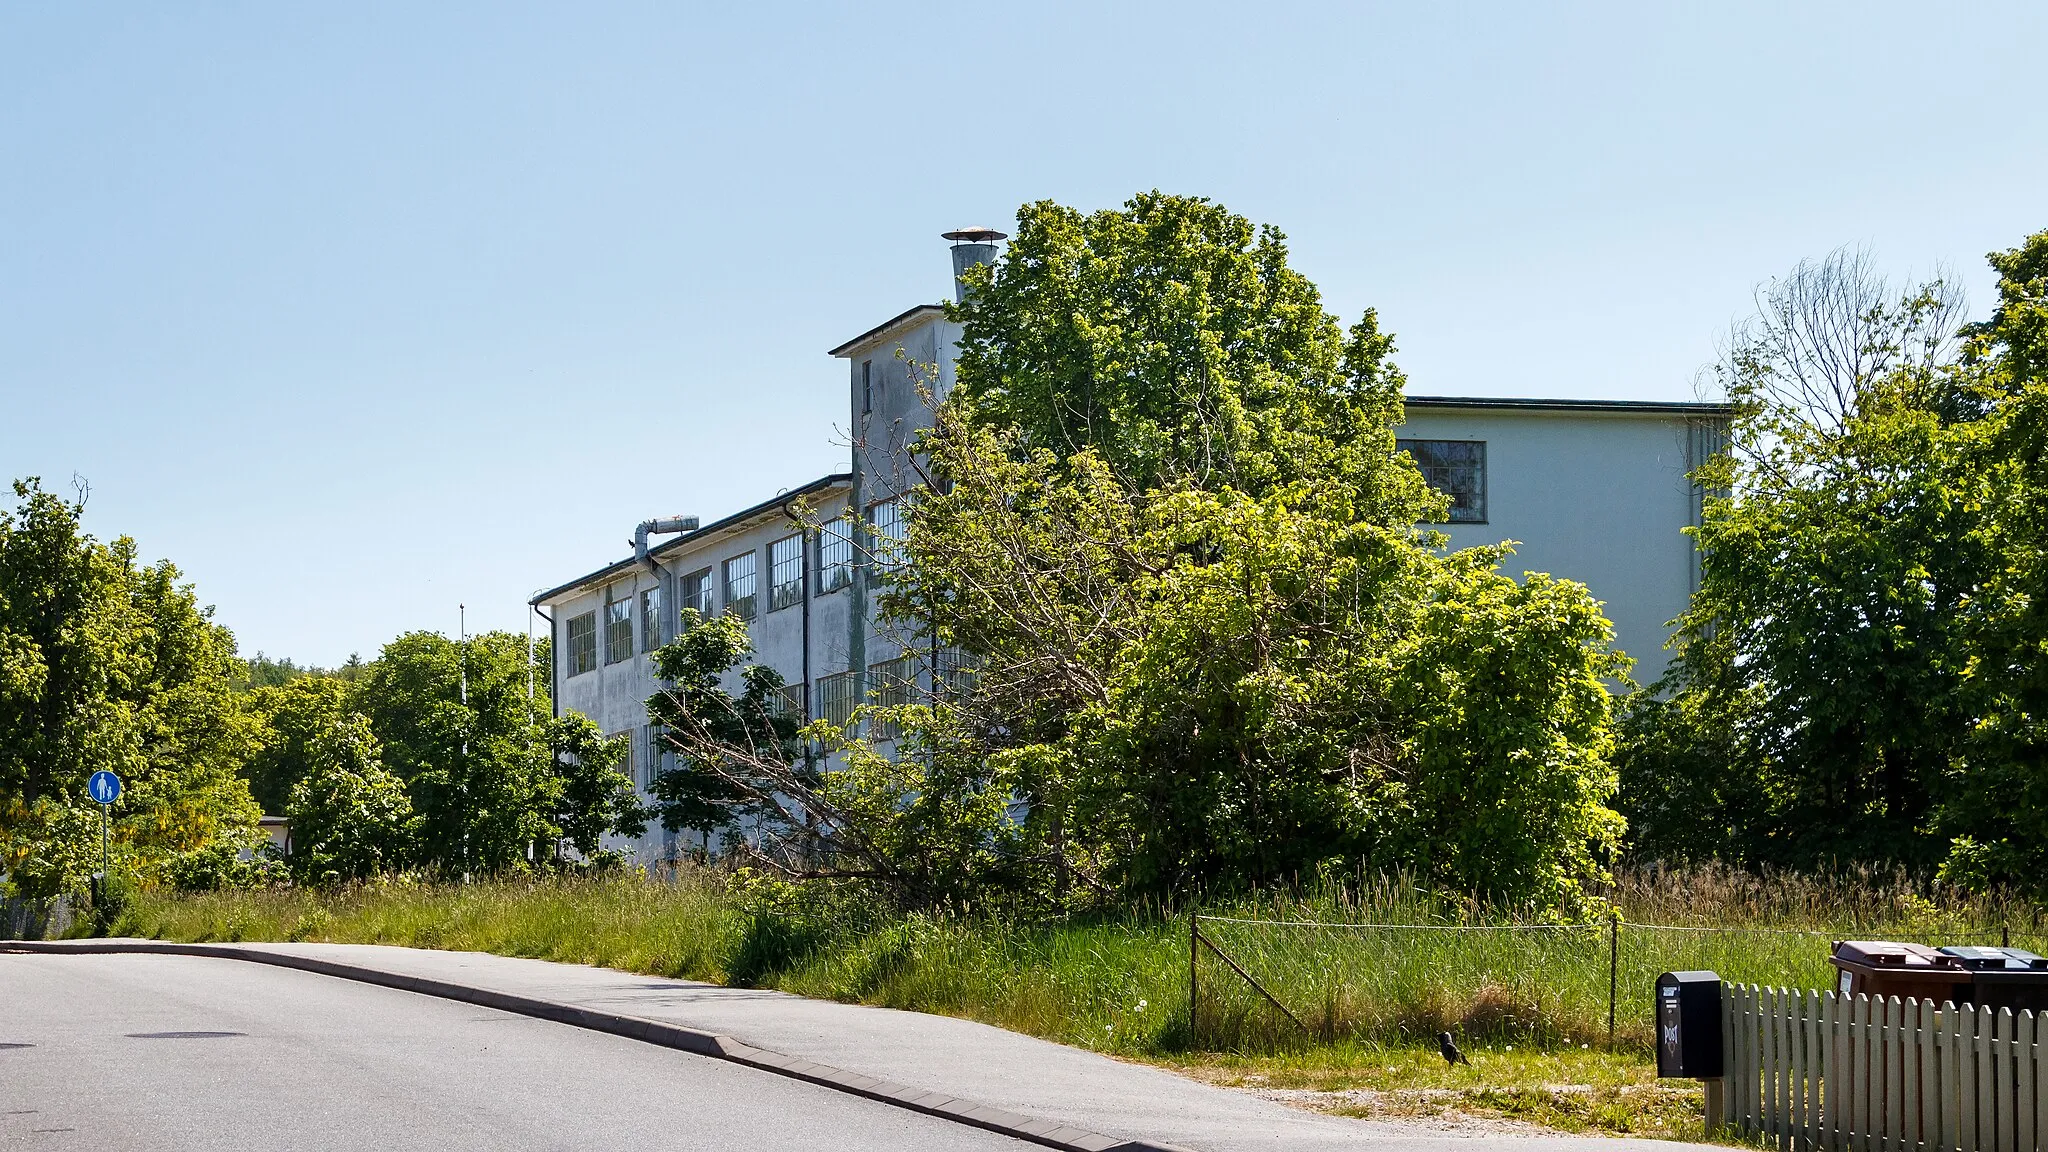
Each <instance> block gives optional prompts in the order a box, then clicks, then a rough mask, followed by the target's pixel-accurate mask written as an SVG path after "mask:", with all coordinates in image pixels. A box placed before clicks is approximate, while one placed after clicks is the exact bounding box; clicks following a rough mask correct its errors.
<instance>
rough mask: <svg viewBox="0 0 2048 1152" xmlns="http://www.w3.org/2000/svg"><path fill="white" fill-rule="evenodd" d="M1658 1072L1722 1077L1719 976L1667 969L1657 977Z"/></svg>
mask: <svg viewBox="0 0 2048 1152" xmlns="http://www.w3.org/2000/svg"><path fill="white" fill-rule="evenodd" d="M1657 1075H1659V1076H1665V1077H1679V1078H1683V1079H1687V1080H1718V1079H1720V1078H1721V977H1720V976H1718V975H1717V974H1715V973H1712V972H1666V973H1665V974H1663V975H1662V976H1659V977H1657Z"/></svg>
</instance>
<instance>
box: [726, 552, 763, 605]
mask: <svg viewBox="0 0 2048 1152" xmlns="http://www.w3.org/2000/svg"><path fill="white" fill-rule="evenodd" d="M758 579H759V573H758V572H756V570H755V559H754V554H753V553H752V552H742V553H740V554H739V555H738V556H735V557H733V558H732V559H730V560H727V561H726V562H725V610H726V611H727V612H730V613H732V614H733V615H735V616H737V617H739V618H740V619H742V620H752V619H753V618H754V584H755V582H756V581H757V580H758Z"/></svg>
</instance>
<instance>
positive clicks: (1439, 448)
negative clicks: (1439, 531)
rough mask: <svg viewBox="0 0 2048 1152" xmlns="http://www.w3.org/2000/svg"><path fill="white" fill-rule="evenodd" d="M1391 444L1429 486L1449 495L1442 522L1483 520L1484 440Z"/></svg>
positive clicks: (1484, 485) (1484, 492) (1484, 490)
mask: <svg viewBox="0 0 2048 1152" xmlns="http://www.w3.org/2000/svg"><path fill="white" fill-rule="evenodd" d="M1394 447H1395V448H1396V449H1398V450H1400V451H1402V452H1406V453H1408V455H1409V456H1410V457H1411V458H1413V459H1414V461H1415V467H1416V468H1418V469H1420V470H1421V472H1422V479H1423V480H1424V481H1425V482H1427V483H1428V484H1429V486H1430V487H1431V488H1434V489H1436V490H1437V491H1439V492H1441V493H1443V494H1444V495H1446V496H1448V497H1450V498H1451V514H1450V516H1449V518H1448V519H1447V520H1446V521H1445V523H1449V524H1484V523H1486V441H1484V440H1396V441H1394Z"/></svg>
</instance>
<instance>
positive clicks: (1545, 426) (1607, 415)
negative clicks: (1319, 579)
mask: <svg viewBox="0 0 2048 1152" xmlns="http://www.w3.org/2000/svg"><path fill="white" fill-rule="evenodd" d="M947 237H948V238H949V239H952V240H954V241H955V244H954V246H953V253H952V254H953V262H954V274H955V283H956V285H957V283H958V276H959V273H960V272H961V271H962V270H964V269H965V268H967V267H969V266H971V265H973V264H976V263H981V262H985V261H988V260H992V259H994V257H995V254H996V247H995V241H997V240H999V239H1001V236H1000V234H997V233H991V232H988V231H986V230H969V231H963V232H953V233H947ZM959 335H960V331H959V327H958V326H957V325H955V324H953V323H952V322H951V321H949V320H947V319H946V316H945V309H944V308H943V307H942V306H941V305H938V304H921V305H918V306H917V307H914V308H911V309H910V310H908V311H906V312H903V313H901V314H899V315H897V316H895V317H893V318H892V319H890V320H888V321H886V322H884V323H882V324H881V325H879V326H877V327H875V328H873V329H871V330H869V331H867V332H864V333H862V334H861V335H859V336H856V337H854V338H853V339H852V340H849V341H847V342H846V343H844V344H841V345H840V346H839V347H837V348H834V349H832V351H831V355H833V356H837V357H840V358H843V359H844V360H846V362H847V366H848V370H849V383H850V387H849V401H850V403H849V415H850V421H851V423H850V427H851V428H852V430H853V435H852V441H853V444H854V450H853V456H854V459H853V461H852V462H851V465H850V467H849V469H848V471H846V472H843V473H837V474H834V475H830V476H822V477H819V478H817V479H815V480H812V481H810V482H809V483H806V484H803V485H801V486H799V487H796V488H793V489H790V490H788V491H785V492H783V493H782V494H780V495H778V496H775V497H774V498H772V499H769V500H765V501H763V502H761V503H759V504H756V505H754V506H753V507H751V508H746V509H742V510H740V511H738V512H735V513H733V514H731V515H729V516H726V517H723V518H722V519H718V520H715V521H712V522H709V523H704V524H702V525H701V526H695V527H690V528H688V529H687V530H682V531H680V532H679V534H675V535H669V534H670V533H677V532H678V530H679V529H684V528H685V524H684V523H682V522H677V521H649V522H647V523H645V524H643V525H642V526H641V531H640V532H638V533H636V537H637V539H639V540H640V541H643V542H644V541H646V540H648V538H649V537H650V535H665V536H668V538H666V539H663V540H661V541H660V542H658V543H654V544H644V545H643V546H642V547H640V548H638V549H636V555H634V556H631V557H628V558H626V559H623V560H619V561H617V562H615V563H612V564H609V565H607V566H605V567H602V568H599V569H598V570H596V571H594V572H591V573H589V574H588V575H585V576H580V577H577V578H576V579H574V580H571V581H569V582H567V583H565V584H561V585H559V586H557V587H554V588H550V589H549V590H547V591H545V592H542V593H539V594H538V595H536V596H535V597H534V598H533V601H532V604H533V607H534V609H535V610H536V611H537V612H538V613H540V615H541V616H542V618H543V619H544V620H546V621H548V626H549V627H550V629H551V634H552V636H553V640H554V643H553V651H554V673H553V679H554V684H553V689H554V691H553V696H554V700H555V706H556V708H558V709H563V710H573V711H576V712H580V713H582V714H584V715H586V716H588V717H590V718H591V719H592V720H593V721H595V722H596V723H597V724H598V726H599V727H600V728H601V729H602V730H603V731H605V732H608V733H613V734H620V735H626V736H628V737H630V747H631V748H632V753H631V758H632V760H631V766H632V774H633V776H634V779H635V780H636V782H638V783H639V784H640V785H641V786H642V787H643V788H644V787H645V786H646V784H647V782H648V781H649V780H650V779H651V778H652V775H653V773H655V772H656V771H658V770H659V769H660V767H661V764H660V755H661V754H660V751H659V748H658V745H657V741H656V739H655V736H654V733H653V731H652V730H651V729H650V728H649V726H648V724H647V713H646V707H645V702H646V700H647V698H648V697H649V696H651V695H653V694H654V692H655V691H656V690H657V688H658V685H657V683H656V681H655V679H654V676H653V672H652V660H651V659H650V656H649V654H650V653H652V652H653V650H654V649H655V648H657V647H659V646H661V645H662V644H664V643H666V642H667V641H668V640H670V639H672V638H674V636H675V632H676V624H677V619H678V610H679V609H680V608H683V607H690V608H695V609H697V610H698V611H699V612H701V613H704V614H706V615H709V614H711V613H714V612H733V613H737V614H739V615H741V616H743V617H745V618H746V620H747V621H748V628H749V631H750V632H751V633H752V635H753V641H754V652H755V659H756V660H757V661H758V662H759V663H762V664H766V665H768V666H770V667H772V668H774V669H775V670H776V671H777V672H779V673H780V674H781V675H782V677H783V679H784V680H785V681H786V682H787V684H788V685H789V689H788V697H789V704H790V707H791V708H792V710H797V711H801V712H802V714H803V715H804V716H806V717H813V718H815V717H819V716H826V717H832V718H835V719H843V718H844V717H845V715H846V713H847V712H848V711H850V710H851V709H852V708H853V706H854V705H855V704H856V703H857V702H859V701H860V700H861V699H863V698H864V697H868V696H869V694H871V693H872V694H874V696H876V697H880V698H883V699H887V698H889V697H892V696H894V695H895V694H896V693H897V692H899V691H903V690H905V689H904V687H903V686H905V685H909V684H916V683H919V682H922V683H926V684H928V683H929V682H930V681H929V677H930V676H931V675H932V672H933V666H934V665H935V664H936V663H938V662H940V661H942V660H943V659H944V654H942V653H930V652H925V651H922V650H920V649H919V648H917V646H915V645H913V650H911V651H908V652H906V651H904V650H903V646H902V645H901V644H900V643H899V640H898V637H897V636H896V635H894V634H893V632H892V630H891V629H889V628H887V627H886V626H884V625H882V624H881V623H880V622H879V621H877V619H876V616H875V612H874V606H873V599H874V597H873V595H872V593H871V591H870V589H869V580H868V576H869V564H870V562H871V558H870V557H867V556H865V555H863V554H862V550H861V549H858V548H856V547H855V544H854V533H853V532H852V530H851V527H850V525H851V524H852V519H851V517H852V516H853V515H854V514H856V513H857V514H859V515H860V516H861V517H862V518H863V519H864V520H865V521H866V522H867V523H868V524H869V525H870V526H872V527H873V528H874V529H875V530H876V533H877V535H878V536H879V537H886V536H888V535H889V534H890V532H891V530H892V529H893V527H894V526H895V524H896V523H897V516H898V509H899V507H900V506H899V504H898V503H897V501H898V499H899V498H900V497H901V495H902V494H903V492H904V491H905V489H906V488H907V487H908V486H907V485H906V483H905V481H904V472H905V469H904V467H903V464H902V461H903V459H904V454H903V449H904V447H905V446H906V445H907V444H908V443H909V441H910V438H911V437H912V436H914V435H915V433H916V432H917V430H918V429H920V428H922V427H925V426H926V425H928V424H929V422H930V415H929V410H928V408H927V407H926V404H925V401H924V398H923V392H924V390H925V389H927V388H930V389H933V390H935V391H936V392H937V393H938V394H939V395H941V396H943V395H944V394H945V392H946V391H947V390H948V389H949V388H950V387H951V385H952V373H953V352H954V346H955V343H956V342H957V340H958V339H959ZM1727 420H1728V411H1727V409H1726V408H1725V407H1723V406H1720V405H1713V404H1698V403H1650V402H1638V401H1609V400H1586V401H1578V400H1522V399H1480V398H1454V397H1410V398H1408V401H1407V423H1406V425H1405V426H1404V427H1403V428H1402V429H1401V430H1400V443H1401V446H1402V447H1403V448H1404V449H1407V450H1408V451H1409V452H1410V453H1411V454H1412V455H1413V456H1414V457H1415V460H1416V462H1417V464H1418V465H1420V466H1421V467H1422V469H1423V471H1424V474H1425V475H1426V476H1427V477H1428V478H1429V479H1430V482H1431V483H1432V484H1433V485H1434V486H1436V487H1437V488H1439V489H1440V490H1443V491H1446V492H1448V493H1450V494H1451V496H1452V505H1453V506H1452V511H1451V517H1450V523H1448V524H1444V525H1441V526H1440V527H1441V528H1442V530H1443V531H1444V532H1445V533H1446V534H1447V535H1448V536H1449V537H1450V540H1451V543H1452V545H1453V546H1455V547H1466V546H1470V545H1474V544H1492V543H1497V542H1499V541H1501V540H1513V541H1517V544H1516V550H1515V555H1514V556H1513V557H1511V558H1510V559H1509V562H1508V565H1507V567H1508V569H1509V570H1510V571H1514V572H1522V571H1536V572H1548V573H1550V574H1552V575H1555V576H1560V577H1566V578H1570V579H1573V580H1578V581H1582V582H1583V583H1585V584H1586V585H1587V586H1589V587H1590V588H1591V589H1592V591H1593V594H1594V595H1595V596H1597V597H1599V598H1600V599H1601V600H1603V601H1604V602H1605V603H1606V611H1607V615H1608V617H1609V619H1611V620H1612V621H1613V622H1614V625H1615V633H1616V639H1617V643H1618V644H1619V646H1620V647H1621V648H1622V649H1623V650H1624V651H1626V652H1627V653H1628V654H1629V655H1631V656H1633V657H1634V658H1635V660H1636V667H1635V673H1634V675H1635V677H1636V679H1637V680H1639V681H1641V682H1644V683H1648V682H1649V681H1651V680H1654V679H1655V678H1656V677H1657V675H1658V674H1659V673H1660V672H1661V671H1662V669H1663V667H1664V664H1665V658H1666V653H1665V652H1664V649H1663V645H1664V641H1665V639H1666V637H1667V635H1668V633H1669V629H1668V627H1667V624H1668V622H1669V621H1670V620H1671V619H1673V618H1674V617H1676V616H1677V615H1678V614H1679V613H1680V612H1682V611H1684V609H1685V606H1686V603H1687V600H1688V599H1689V597H1690V596H1691V594H1692V592H1693V590H1694V589H1695V588H1696V587H1697V585H1698V571H1699V569H1698V559H1697V555H1696V553H1695V551H1694V549H1693V546H1692V540H1691V538H1690V537H1688V536H1686V535H1685V534H1684V529H1685V528H1686V527H1687V526H1689V525H1695V524H1697V523H1698V522H1699V514H1700V503H1701V493H1700V491H1699V490H1698V488H1697V487H1696V486H1694V485H1693V484H1692V482H1691V480H1690V479H1689V477H1688V474H1689V473H1690V472H1691V471H1692V470H1693V469H1694V468H1696V467H1698V465H1699V464H1700V462H1701V461H1702V460H1704V459H1705V457H1706V455H1707V454H1708V453H1710V452H1712V451H1714V450H1715V449H1716V448H1717V447H1718V446H1719V445H1720V443H1721V442H1722V441H1723V439H1724V438H1725V436H1726V428H1727ZM640 511H641V510H640V509H628V510H622V513H624V514H623V515H622V516H621V520H622V522H623V521H624V520H626V519H629V518H630V517H631V516H632V515H633V514H635V513H638V512H640ZM807 525H812V526H815V525H823V527H822V528H815V529H814V528H807ZM856 605H858V606H859V608H858V610H856ZM635 847H636V850H637V851H638V853H639V855H640V856H641V857H642V858H643V859H653V858H658V857H660V856H662V855H665V854H668V853H670V852H672V851H673V847H674V845H673V843H672V842H669V841H666V840H665V838H664V837H663V835H662V833H661V832H660V830H659V828H658V827H657V828H656V829H654V830H652V831H650V833H649V836H648V838H647V839H646V840H645V841H643V842H642V843H641V844H640V845H637V846H635Z"/></svg>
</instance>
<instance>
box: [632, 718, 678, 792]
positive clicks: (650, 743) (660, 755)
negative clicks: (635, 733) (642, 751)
mask: <svg viewBox="0 0 2048 1152" xmlns="http://www.w3.org/2000/svg"><path fill="white" fill-rule="evenodd" d="M642 731H643V732H645V733H646V734H647V759H646V765H647V768H646V771H644V772H643V773H642V774H641V776H640V778H638V779H636V780H634V781H633V783H635V784H637V785H639V786H640V787H641V788H643V789H645V790H647V791H649V792H652V791H654V781H655V779H656V778H657V777H659V776H660V775H661V774H662V773H663V772H666V771H668V770H669V748H668V742H667V741H666V740H664V739H663V738H662V734H661V732H662V728H661V725H659V724H649V725H648V726H647V727H646V728H644V729H642Z"/></svg>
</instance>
